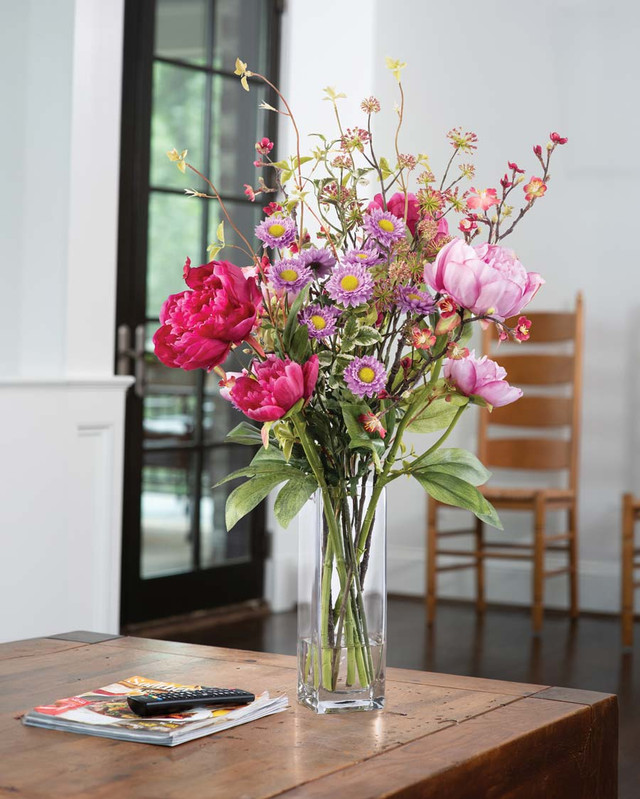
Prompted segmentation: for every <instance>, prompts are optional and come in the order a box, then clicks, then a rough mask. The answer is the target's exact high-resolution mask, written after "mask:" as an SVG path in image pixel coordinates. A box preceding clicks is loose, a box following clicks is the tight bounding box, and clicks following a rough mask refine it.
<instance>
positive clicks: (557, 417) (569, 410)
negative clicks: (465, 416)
mask: <svg viewBox="0 0 640 799" xmlns="http://www.w3.org/2000/svg"><path fill="white" fill-rule="evenodd" d="M572 415H573V401H572V399H571V397H527V396H525V397H522V398H521V399H519V400H518V401H517V402H512V403H511V404H510V405H504V406H503V407H502V408H494V409H493V411H492V412H491V417H490V419H489V424H491V425H494V424H495V425H508V426H509V427H564V426H565V425H570V424H571V419H572Z"/></svg>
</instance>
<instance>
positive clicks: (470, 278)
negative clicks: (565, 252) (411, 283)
mask: <svg viewBox="0 0 640 799" xmlns="http://www.w3.org/2000/svg"><path fill="white" fill-rule="evenodd" d="M424 279H425V282H426V283H427V284H428V285H429V286H431V288H432V289H434V290H435V291H439V292H442V293H444V294H448V295H449V296H450V297H452V298H453V299H454V300H455V301H456V302H457V303H458V304H459V305H460V306H462V307H463V308H467V309H468V310H470V311H472V312H473V313H475V314H479V315H484V314H490V315H491V316H496V317H498V318H500V319H506V318H507V317H509V316H515V315H516V314H517V313H520V311H521V310H522V309H523V308H524V307H525V305H527V304H528V303H529V302H530V301H531V300H532V298H533V297H534V295H535V293H536V292H537V291H538V289H539V288H540V286H542V285H543V283H544V280H543V279H542V277H541V276H540V275H539V274H538V273H537V272H527V271H526V270H525V268H524V266H523V265H522V264H521V263H520V261H518V259H517V258H516V256H515V254H514V253H513V252H512V251H511V250H507V249H505V248H504V247H499V246H498V245H497V244H480V245H478V246H477V247H471V246H470V245H468V244H465V243H464V241H463V240H462V239H454V240H453V241H451V242H449V244H446V245H445V246H444V247H443V248H442V249H441V250H440V252H439V253H438V255H437V257H436V259H435V261H434V262H433V263H427V264H425V267H424Z"/></svg>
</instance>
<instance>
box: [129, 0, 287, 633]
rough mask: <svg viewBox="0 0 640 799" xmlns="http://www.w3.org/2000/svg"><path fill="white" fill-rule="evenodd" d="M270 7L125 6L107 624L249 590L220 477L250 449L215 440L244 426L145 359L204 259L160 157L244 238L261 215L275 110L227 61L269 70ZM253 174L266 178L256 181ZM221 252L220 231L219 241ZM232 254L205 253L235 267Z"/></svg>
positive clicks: (138, 1) (256, 573)
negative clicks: (121, 467)
mask: <svg viewBox="0 0 640 799" xmlns="http://www.w3.org/2000/svg"><path fill="white" fill-rule="evenodd" d="M279 13H280V9H279V3H278V2H276V0H127V2H126V6H125V52H124V69H123V118H122V157H121V180H120V198H121V203H120V233H119V265H118V307H117V340H118V342H117V343H118V347H117V350H118V364H117V371H118V373H120V374H133V375H134V377H135V379H136V382H135V386H134V388H133V389H131V390H130V392H129V396H128V400H127V425H126V437H125V484H124V497H123V500H124V512H123V514H124V515H123V556H122V602H121V625H122V626H126V625H130V624H133V623H137V622H143V621H148V620H155V619H162V618H166V617H168V616H174V615H182V614H187V613H190V612H192V611H196V610H206V609H209V608H214V607H220V606H225V605H230V604H237V603H240V602H243V601H246V600H249V599H256V598H258V599H259V598H261V597H262V591H263V565H264V557H265V544H264V542H265V529H264V511H263V509H262V508H259V509H257V510H256V511H255V512H254V513H252V514H251V515H249V516H247V517H245V519H243V520H242V521H241V522H239V523H238V524H237V525H236V527H234V528H233V530H232V531H230V532H229V533H227V531H226V528H225V524H224V506H225V501H226V497H227V496H228V494H229V492H230V491H231V490H232V489H233V487H234V486H233V485H231V486H229V485H227V484H225V485H223V486H220V487H218V488H214V487H212V486H214V485H215V483H216V482H217V481H218V480H220V479H221V478H222V477H224V476H225V475H226V474H228V473H229V472H230V471H232V470H235V469H238V468H240V467H242V466H245V465H247V463H248V461H249V460H250V458H251V457H252V455H253V451H252V450H250V449H249V448H247V447H241V446H238V445H230V444H227V443H225V441H224V439H225V436H226V434H227V432H228V431H229V430H231V429H232V428H233V427H234V426H235V425H237V424H238V423H239V422H240V421H242V419H243V417H242V415H241V414H239V413H238V412H237V411H235V410H234V409H233V407H232V406H231V405H230V404H229V403H228V402H226V401H225V400H223V399H222V398H221V397H220V394H219V390H218V385H217V383H218V378H217V377H216V376H215V375H214V374H207V373H206V372H204V371H201V370H199V371H197V372H183V371H182V370H177V369H169V368H167V367H165V366H163V365H162V364H161V363H160V362H159V361H158V360H157V359H156V358H155V356H154V354H153V345H152V341H151V339H152V336H153V333H154V332H155V330H156V328H157V327H158V313H159V310H160V307H161V305H162V302H163V301H164V300H165V299H166V297H167V296H168V295H169V294H173V293H177V292H180V291H182V290H184V289H185V288H186V286H185V285H184V283H183V281H182V267H183V264H184V262H185V259H186V257H187V256H189V257H190V258H191V260H192V263H193V265H197V264H200V263H206V262H207V261H208V260H209V257H208V256H207V247H208V245H209V244H210V243H211V242H212V241H214V240H215V238H216V229H217V227H218V224H219V222H220V212H219V209H218V208H217V206H216V205H215V204H214V203H213V202H211V201H205V200H199V199H197V198H189V197H186V196H185V189H196V190H203V188H204V187H203V186H202V185H198V182H197V180H193V179H192V177H191V176H189V175H187V176H185V175H183V174H181V173H180V172H179V171H178V170H177V169H176V167H175V164H173V163H171V162H170V161H169V159H168V158H167V156H166V153H167V151H168V150H170V149H172V148H173V147H176V148H177V149H178V150H183V149H188V150H189V160H190V161H191V162H192V163H193V164H194V165H197V166H198V168H200V169H201V171H202V172H203V173H204V174H206V175H208V176H210V177H211V179H212V180H213V181H214V183H215V184H216V186H217V187H218V189H219V191H220V192H221V195H222V197H223V199H224V201H225V204H226V205H227V207H228V209H229V211H230V212H231V214H232V215H233V217H234V219H235V221H236V224H237V225H238V227H239V228H240V229H241V230H242V231H243V232H244V233H245V235H249V234H251V233H252V231H253V227H254V226H255V224H256V223H257V222H258V221H259V215H260V207H259V206H256V205H255V204H252V203H250V202H249V201H248V199H247V198H246V197H245V196H244V195H243V193H242V191H241V187H242V185H243V184H244V183H250V184H253V183H254V182H255V180H256V169H255V168H254V166H253V160H254V158H255V151H254V143H255V141H257V140H258V139H259V138H261V137H262V136H264V135H268V136H270V138H273V130H272V129H270V127H272V126H273V125H274V123H275V116H276V115H275V114H268V115H267V114H265V113H264V112H263V111H259V110H258V104H259V103H260V102H261V101H266V102H270V103H273V102H274V100H273V98H272V97H271V96H270V95H269V94H268V92H266V91H265V89H263V88H262V87H260V88H256V89H255V90H254V91H252V92H250V93H246V92H244V91H242V89H241V87H240V85H239V83H238V78H237V76H235V75H234V74H233V69H234V64H235V58H236V56H238V55H241V56H242V57H243V58H249V59H250V60H251V61H252V63H253V64H255V65H256V69H257V71H263V70H264V72H263V74H265V73H266V74H271V75H276V71H277V61H278V58H277V56H278V49H279V48H278V35H279ZM265 177H266V176H265ZM227 239H228V241H229V242H230V243H234V241H233V238H232V237H231V236H230V235H228V236H227ZM235 252H236V251H234V250H227V251H224V252H223V253H222V254H221V255H220V256H219V257H220V258H226V259H228V260H231V261H235V262H237V263H238V265H240V266H243V265H245V264H244V262H243V263H240V261H238V260H237V259H235V258H234V253H235Z"/></svg>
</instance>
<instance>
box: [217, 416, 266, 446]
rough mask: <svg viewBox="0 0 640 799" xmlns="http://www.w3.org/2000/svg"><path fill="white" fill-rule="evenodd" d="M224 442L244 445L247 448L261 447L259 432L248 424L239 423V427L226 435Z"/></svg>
mask: <svg viewBox="0 0 640 799" xmlns="http://www.w3.org/2000/svg"><path fill="white" fill-rule="evenodd" d="M225 441H228V442H230V443H232V444H244V445H245V446H248V447H254V446H255V447H258V446H261V445H262V439H261V438H260V430H258V428H257V427H254V426H253V425H252V424H249V422H240V424H239V425H237V426H236V427H234V428H233V430H230V431H229V432H228V433H227V436H226V438H225Z"/></svg>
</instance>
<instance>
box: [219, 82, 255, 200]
mask: <svg viewBox="0 0 640 799" xmlns="http://www.w3.org/2000/svg"><path fill="white" fill-rule="evenodd" d="M265 97H266V94H265V92H264V91H263V90H261V89H259V90H255V89H254V90H252V91H250V92H245V91H242V89H241V88H239V85H238V82H237V80H234V79H233V78H227V77H215V78H213V83H212V87H211V173H212V175H213V178H212V179H213V182H214V183H215V184H216V186H217V188H218V191H220V192H221V193H222V194H234V195H241V194H242V187H243V185H244V184H245V183H249V184H250V185H254V184H255V182H256V175H259V174H261V172H259V171H258V170H257V169H256V167H255V166H254V165H253V162H254V161H255V160H256V158H257V157H258V156H257V154H256V150H255V143H256V141H257V140H258V139H261V138H262V137H263V136H264V135H265V134H266V131H267V126H268V122H269V118H268V116H267V112H266V111H260V110H259V109H258V106H259V105H260V103H261V102H263V101H264V99H265Z"/></svg>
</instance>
